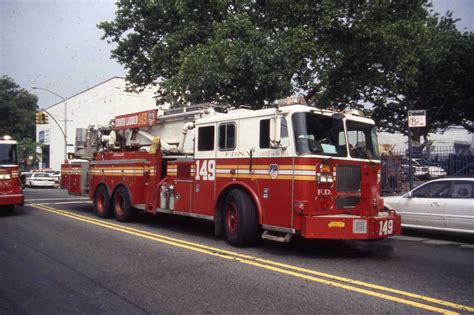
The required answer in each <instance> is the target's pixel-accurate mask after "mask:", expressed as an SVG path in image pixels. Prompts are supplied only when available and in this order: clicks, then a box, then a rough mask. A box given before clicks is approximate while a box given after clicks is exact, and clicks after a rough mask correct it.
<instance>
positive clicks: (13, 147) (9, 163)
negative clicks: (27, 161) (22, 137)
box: [0, 136, 25, 212]
mask: <svg viewBox="0 0 474 315" xmlns="http://www.w3.org/2000/svg"><path fill="white" fill-rule="evenodd" d="M24 200H25V199H24V196H23V191H22V188H21V183H20V171H19V167H18V152H17V142H16V141H15V140H13V138H12V137H10V136H1V137H0V211H2V212H3V211H12V210H13V207H14V206H16V205H18V206H22V205H23V204H24Z"/></svg>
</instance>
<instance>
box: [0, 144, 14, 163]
mask: <svg viewBox="0 0 474 315" xmlns="http://www.w3.org/2000/svg"><path fill="white" fill-rule="evenodd" d="M0 164H15V165H17V164H18V156H17V151H16V144H6V143H0Z"/></svg>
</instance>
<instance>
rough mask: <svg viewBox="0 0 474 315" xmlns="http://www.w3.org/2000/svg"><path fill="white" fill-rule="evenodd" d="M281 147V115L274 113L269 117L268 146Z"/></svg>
mask: <svg viewBox="0 0 474 315" xmlns="http://www.w3.org/2000/svg"><path fill="white" fill-rule="evenodd" d="M280 147H281V117H280V116H279V115H276V116H275V117H272V118H271V119H270V148H272V149H277V148H280Z"/></svg>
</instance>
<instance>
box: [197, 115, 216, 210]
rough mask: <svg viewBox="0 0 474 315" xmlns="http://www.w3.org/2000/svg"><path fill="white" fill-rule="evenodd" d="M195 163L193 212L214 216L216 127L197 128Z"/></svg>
mask: <svg viewBox="0 0 474 315" xmlns="http://www.w3.org/2000/svg"><path fill="white" fill-rule="evenodd" d="M196 136H197V139H196V144H195V151H194V152H195V155H194V156H195V161H194V183H193V189H192V190H193V192H192V194H193V198H192V212H193V213H197V214H201V215H208V216H212V215H213V214H214V199H215V180H216V126H215V124H210V125H204V126H199V127H197V132H196Z"/></svg>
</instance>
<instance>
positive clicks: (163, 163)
mask: <svg viewBox="0 0 474 315" xmlns="http://www.w3.org/2000/svg"><path fill="white" fill-rule="evenodd" d="M356 114H357V113H355V112H353V113H342V112H335V111H329V110H323V109H318V108H315V107H310V106H307V105H306V103H305V102H304V99H301V98H288V99H283V100H278V101H276V102H275V106H274V107H272V108H266V109H260V110H250V109H245V108H239V109H235V108H229V107H227V108H224V107H216V106H211V105H209V104H203V105H194V106H188V107H184V108H179V109H163V108H161V107H158V108H157V109H152V110H149V111H143V112H138V113H131V114H127V115H120V116H116V117H115V119H113V120H112V121H111V123H110V124H109V125H106V126H89V128H86V129H78V130H77V131H76V152H75V153H76V156H77V157H78V158H80V159H81V160H76V162H74V161H73V162H71V163H69V164H65V165H63V166H62V179H61V185H62V187H63V188H68V190H69V193H70V194H77V195H82V194H88V195H89V197H90V198H91V199H92V200H93V207H94V212H95V213H96V214H97V215H98V216H99V217H109V216H112V215H114V216H115V217H116V219H118V220H119V221H129V220H131V219H133V217H134V216H135V215H136V214H137V211H138V210H141V211H144V212H145V213H150V214H156V213H170V214H176V215H185V216H191V217H197V218H202V219H207V220H211V221H213V222H214V224H215V234H216V235H225V237H226V239H227V241H228V242H229V243H230V244H232V245H234V246H244V245H248V244H250V243H252V241H254V240H255V239H257V238H258V237H260V236H261V237H262V238H265V239H271V240H276V241H289V240H290V239H291V237H292V236H293V235H295V234H299V235H301V236H302V237H304V238H310V239H313V238H314V239H316V238H317V239H352V240H376V239H383V238H386V237H388V236H391V235H395V234H399V233H400V230H401V220H400V216H399V215H397V214H396V213H395V211H393V210H388V209H385V208H384V205H383V199H382V198H381V197H380V159H379V154H378V147H377V138H376V133H375V125H374V122H373V120H371V119H368V118H365V117H361V115H356Z"/></svg>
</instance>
